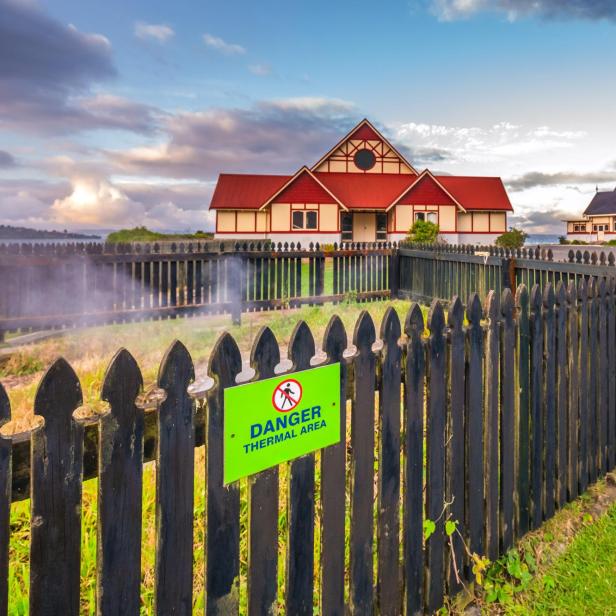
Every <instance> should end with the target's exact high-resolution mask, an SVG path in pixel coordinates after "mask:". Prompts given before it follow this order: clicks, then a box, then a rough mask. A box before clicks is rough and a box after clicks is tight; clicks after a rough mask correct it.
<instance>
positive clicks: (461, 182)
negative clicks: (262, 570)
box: [436, 175, 513, 212]
mask: <svg viewBox="0 0 616 616" xmlns="http://www.w3.org/2000/svg"><path fill="white" fill-rule="evenodd" d="M436 179H437V180H438V181H439V182H440V183H441V184H442V185H443V186H444V187H445V188H446V189H447V190H448V191H449V192H450V193H451V194H452V195H453V196H454V197H455V198H456V200H457V201H458V203H459V204H460V205H461V206H462V207H463V208H464V209H465V210H471V211H472V210H503V211H509V212H513V207H512V206H511V201H509V196H508V195H507V191H506V190H505V186H504V185H503V181H502V180H501V179H500V178H486V177H470V176H459V175H439V176H436Z"/></svg>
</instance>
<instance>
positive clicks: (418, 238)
mask: <svg viewBox="0 0 616 616" xmlns="http://www.w3.org/2000/svg"><path fill="white" fill-rule="evenodd" d="M437 237H438V225H435V224H434V223H433V222H430V221H428V220H416V221H415V224H414V225H413V226H412V227H411V229H410V231H409V235H408V240H409V241H411V242H418V243H420V244H434V242H436V238H437Z"/></svg>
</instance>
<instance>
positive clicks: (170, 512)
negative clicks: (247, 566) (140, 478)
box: [155, 340, 195, 616]
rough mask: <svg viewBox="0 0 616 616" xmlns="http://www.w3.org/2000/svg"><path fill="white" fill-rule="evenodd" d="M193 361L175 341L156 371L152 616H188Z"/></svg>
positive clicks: (189, 592) (192, 458)
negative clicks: (159, 394) (162, 397)
mask: <svg viewBox="0 0 616 616" xmlns="http://www.w3.org/2000/svg"><path fill="white" fill-rule="evenodd" d="M194 378H195V372H194V368H193V363H192V359H191V357H190V354H189V353H188V351H187V349H186V347H185V346H184V345H183V344H182V343H181V342H179V341H177V340H176V341H175V342H174V343H173V344H172V345H171V346H170V347H169V349H168V350H167V352H166V354H165V356H164V358H163V360H162V362H161V366H160V372H159V375H158V387H160V388H161V389H163V390H164V391H165V393H166V398H165V400H163V401H162V402H161V403H160V405H159V407H158V439H157V452H156V565H155V571H156V573H155V586H156V592H155V612H156V614H161V615H162V614H185V615H187V616H188V615H189V614H192V560H193V559H192V553H193V500H194V497H193V491H194V460H195V428H194V422H193V410H194V409H193V402H192V400H191V399H190V397H189V395H188V386H189V384H190V383H191V382H192V381H193V380H194Z"/></svg>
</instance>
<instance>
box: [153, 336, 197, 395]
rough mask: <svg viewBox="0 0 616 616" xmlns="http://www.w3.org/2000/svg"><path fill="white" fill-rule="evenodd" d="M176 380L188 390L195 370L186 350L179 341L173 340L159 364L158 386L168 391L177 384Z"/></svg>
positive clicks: (193, 378)
mask: <svg viewBox="0 0 616 616" xmlns="http://www.w3.org/2000/svg"><path fill="white" fill-rule="evenodd" d="M178 379H179V380H180V381H181V382H182V384H185V387H186V388H188V385H189V384H190V383H191V382H192V381H194V380H195V368H194V365H193V361H192V357H191V356H190V353H189V352H188V349H187V348H186V347H185V346H184V345H183V344H182V343H181V342H180V341H179V340H174V341H173V342H172V343H171V345H170V346H169V348H168V349H167V351H166V353H165V355H164V356H163V359H162V361H161V362H160V368H159V370H158V386H159V387H161V388H162V389H169V388H171V387H174V386H175V385H176V384H177V382H178Z"/></svg>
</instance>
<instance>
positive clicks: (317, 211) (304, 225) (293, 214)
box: [291, 210, 319, 232]
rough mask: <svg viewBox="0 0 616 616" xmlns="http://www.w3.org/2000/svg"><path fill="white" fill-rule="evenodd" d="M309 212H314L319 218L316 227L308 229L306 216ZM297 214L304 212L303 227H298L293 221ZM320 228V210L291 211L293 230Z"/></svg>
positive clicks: (316, 229) (315, 229)
mask: <svg viewBox="0 0 616 616" xmlns="http://www.w3.org/2000/svg"><path fill="white" fill-rule="evenodd" d="M308 212H314V215H315V216H316V218H317V222H316V226H315V227H314V229H308V228H307V227H306V218H307V215H308ZM295 214H302V226H301V227H296V226H295V223H294V222H293V217H294V216H295ZM318 230H319V210H292V212H291V231H295V232H298V231H318Z"/></svg>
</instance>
